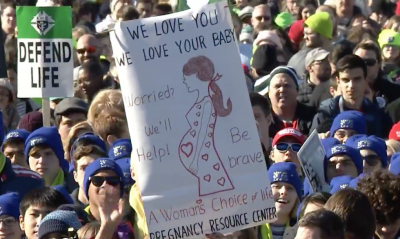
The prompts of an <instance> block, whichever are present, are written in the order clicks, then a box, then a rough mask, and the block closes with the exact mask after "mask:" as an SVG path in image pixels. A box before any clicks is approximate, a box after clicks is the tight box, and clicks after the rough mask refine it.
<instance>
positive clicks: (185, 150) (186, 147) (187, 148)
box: [181, 142, 193, 158]
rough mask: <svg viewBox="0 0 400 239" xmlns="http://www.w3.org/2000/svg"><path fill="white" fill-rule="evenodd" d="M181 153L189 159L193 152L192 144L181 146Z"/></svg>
mask: <svg viewBox="0 0 400 239" xmlns="http://www.w3.org/2000/svg"><path fill="white" fill-rule="evenodd" d="M181 151H182V152H183V153H184V154H185V155H186V157H187V158H189V157H190V155H192V152H193V144H192V143H191V142H189V143H186V144H181Z"/></svg>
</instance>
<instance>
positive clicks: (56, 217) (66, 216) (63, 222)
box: [38, 210, 82, 239]
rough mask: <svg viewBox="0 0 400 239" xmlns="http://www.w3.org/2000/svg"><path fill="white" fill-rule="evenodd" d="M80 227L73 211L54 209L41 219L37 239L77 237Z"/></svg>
mask: <svg viewBox="0 0 400 239" xmlns="http://www.w3.org/2000/svg"><path fill="white" fill-rule="evenodd" d="M81 227H82V224H81V222H80V221H79V218H78V216H77V215H76V213H75V212H72V211H64V210H56V211H54V212H51V213H49V214H47V216H45V217H44V218H43V220H42V221H41V223H40V225H39V231H38V239H53V238H77V232H78V230H79V229H80V228H81Z"/></svg>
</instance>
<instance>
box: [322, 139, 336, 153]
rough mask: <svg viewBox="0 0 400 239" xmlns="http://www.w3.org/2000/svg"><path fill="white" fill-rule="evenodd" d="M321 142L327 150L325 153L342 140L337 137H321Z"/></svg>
mask: <svg viewBox="0 0 400 239" xmlns="http://www.w3.org/2000/svg"><path fill="white" fill-rule="evenodd" d="M321 144H322V147H323V148H324V150H325V153H327V152H328V151H329V150H330V149H331V148H332V147H333V146H335V145H337V144H340V142H339V140H337V139H335V138H325V139H321Z"/></svg>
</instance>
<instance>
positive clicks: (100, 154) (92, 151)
mask: <svg viewBox="0 0 400 239" xmlns="http://www.w3.org/2000/svg"><path fill="white" fill-rule="evenodd" d="M104 157H107V154H106V153H104V151H103V150H101V149H100V148H99V147H98V146H96V145H87V146H80V147H78V148H77V149H76V150H75V151H74V153H73V155H72V161H71V162H72V163H73V165H74V167H73V168H74V171H73V174H74V179H75V181H76V182H77V183H78V185H79V187H78V188H77V189H75V190H74V191H73V192H72V194H71V197H72V199H73V200H74V203H75V204H79V205H82V206H87V205H88V203H89V202H88V200H87V198H86V195H85V192H84V191H83V190H82V188H83V178H84V173H85V169H86V167H87V166H88V165H89V164H90V163H92V162H93V161H95V160H96V159H98V158H104Z"/></svg>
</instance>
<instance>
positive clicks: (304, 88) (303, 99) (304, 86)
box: [297, 80, 315, 105]
mask: <svg viewBox="0 0 400 239" xmlns="http://www.w3.org/2000/svg"><path fill="white" fill-rule="evenodd" d="M314 89H315V85H314V84H313V83H311V82H308V81H307V80H305V81H303V82H302V83H301V84H300V85H299V95H298V96H297V101H298V102H300V103H303V104H306V105H310V103H311V102H310V100H311V95H312V93H313V91H314Z"/></svg>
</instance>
